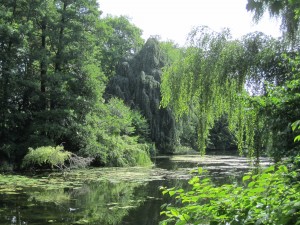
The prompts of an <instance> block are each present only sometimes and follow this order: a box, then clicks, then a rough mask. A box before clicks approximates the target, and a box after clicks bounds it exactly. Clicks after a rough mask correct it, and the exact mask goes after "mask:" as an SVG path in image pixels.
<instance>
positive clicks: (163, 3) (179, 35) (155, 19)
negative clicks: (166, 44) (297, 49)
mask: <svg viewBox="0 0 300 225" xmlns="http://www.w3.org/2000/svg"><path fill="white" fill-rule="evenodd" d="M98 3H99V5H100V10H101V11H103V14H104V16H105V15H107V14H111V15H113V16H120V15H125V16H128V17H129V18H130V22H131V23H133V24H135V25H136V26H137V27H139V28H141V29H142V30H143V38H144V39H145V40H146V39H148V38H149V37H150V36H151V35H158V36H160V37H161V40H173V41H174V42H175V43H177V44H179V45H184V44H185V41H186V38H187V35H188V33H189V32H190V31H191V30H192V28H193V27H196V26H202V25H205V26H208V27H210V28H211V29H213V30H215V31H220V30H221V29H222V28H230V30H231V34H232V36H233V38H240V37H241V36H243V35H245V34H247V33H250V32H254V31H262V32H264V33H265V34H267V35H272V36H274V37H278V36H280V29H279V27H280V21H277V20H276V19H270V18H269V16H268V15H267V14H266V15H265V16H264V18H263V20H262V21H260V22H259V23H258V24H255V23H254V22H253V20H252V13H250V12H247V10H246V4H247V0H98Z"/></svg>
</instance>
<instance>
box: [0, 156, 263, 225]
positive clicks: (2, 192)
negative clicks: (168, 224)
mask: <svg viewBox="0 0 300 225" xmlns="http://www.w3.org/2000/svg"><path fill="white" fill-rule="evenodd" d="M268 164H269V161H268V160H267V159H262V160H261V165H262V166H265V165H268ZM155 165H156V166H155V167H154V168H138V167H135V168H102V169H92V170H83V171H76V172H71V173H70V174H64V175H62V174H38V175H35V176H33V177H29V178H30V179H27V178H28V177H24V176H20V177H16V176H3V175H2V176H0V224H1V225H14V224H17V225H42V224H52V225H75V224H78V225H81V224H82V225H84V224H88V225H96V224H99V225H100V224H101V225H126V224H128V225H157V224H158V223H159V221H160V220H161V217H160V211H161V205H162V204H163V203H164V202H166V201H167V199H166V197H164V196H162V194H161V191H160V190H159V187H160V186H167V187H173V186H177V187H184V186H186V185H187V182H186V181H187V180H188V179H189V178H190V177H191V174H190V171H191V170H193V169H195V168H197V167H204V168H205V169H206V170H208V171H209V176H211V177H212V178H213V180H215V182H220V183H223V182H225V181H227V182H228V181H232V180H236V179H239V178H240V177H241V176H242V174H243V173H244V172H245V171H247V170H249V168H251V164H249V161H248V160H247V159H246V158H242V157H236V156H205V157H200V156H195V155H184V156H172V157H157V158H156V159H155ZM31 178H33V179H31Z"/></svg>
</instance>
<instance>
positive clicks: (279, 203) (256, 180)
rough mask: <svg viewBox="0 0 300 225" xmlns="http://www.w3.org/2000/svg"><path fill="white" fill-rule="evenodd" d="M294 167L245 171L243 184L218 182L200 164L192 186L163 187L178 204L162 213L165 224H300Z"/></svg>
mask: <svg viewBox="0 0 300 225" xmlns="http://www.w3.org/2000/svg"><path fill="white" fill-rule="evenodd" d="M298 162H299V157H298V158H297V159H296V163H298ZM294 169H295V168H291V169H289V168H288V167H287V166H285V165H278V166H274V165H273V166H270V167H268V168H267V169H265V170H264V171H263V172H262V173H260V174H255V173H249V174H247V175H245V176H244V177H243V184H240V185H239V184H223V185H221V186H216V185H214V184H213V183H212V181H211V179H209V178H204V177H203V170H202V168H199V174H198V176H195V177H193V178H192V179H191V180H190V181H189V184H190V186H191V189H190V190H183V189H179V190H176V189H174V188H171V189H165V190H164V191H163V193H164V194H169V195H170V196H171V197H172V198H175V199H176V204H175V205H174V204H173V205H170V204H169V205H166V210H165V211H163V212H162V214H164V215H166V217H167V219H165V220H164V221H163V222H161V224H165V225H166V224H176V225H183V224H210V225H217V224H232V225H235V224H236V225H239V224H270V225H271V224H272V225H276V224H278V225H279V224H299V223H300V221H299V209H300V204H299V202H300V195H299V191H300V190H299V183H298V179H299V174H298V173H297V172H295V171H294Z"/></svg>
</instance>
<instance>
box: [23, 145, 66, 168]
mask: <svg viewBox="0 0 300 225" xmlns="http://www.w3.org/2000/svg"><path fill="white" fill-rule="evenodd" d="M70 157H71V152H68V151H65V150H64V147H63V146H56V147H52V146H42V147H39V148H36V149H33V148H29V152H28V153H27V154H26V156H25V157H24V159H23V163H22V167H23V168H24V167H29V166H36V165H38V166H43V165H46V166H50V167H51V168H53V167H56V168H58V169H63V168H64V167H65V164H64V163H65V161H66V160H68V159H70Z"/></svg>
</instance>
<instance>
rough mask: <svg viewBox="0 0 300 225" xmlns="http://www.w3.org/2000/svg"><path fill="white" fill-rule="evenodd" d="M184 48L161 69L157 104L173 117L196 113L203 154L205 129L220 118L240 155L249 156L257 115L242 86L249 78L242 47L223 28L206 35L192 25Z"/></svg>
mask: <svg viewBox="0 0 300 225" xmlns="http://www.w3.org/2000/svg"><path fill="white" fill-rule="evenodd" d="M189 41H190V47H188V48H187V49H186V51H185V53H184V54H183V56H182V57H181V59H180V60H178V61H177V62H176V63H174V64H172V66H170V67H167V68H165V70H164V73H163V77H162V84H161V92H162V96H163V97H162V102H161V104H162V106H163V107H166V106H170V107H171V108H172V109H173V110H174V112H175V114H176V117H177V118H180V117H182V116H183V115H190V114H193V115H196V117H197V120H198V121H197V128H196V129H197V135H198V137H197V140H198V148H199V150H200V152H201V153H202V154H203V153H204V152H205V148H206V145H207V140H208V136H209V130H210V129H211V128H212V127H213V125H214V123H215V121H216V120H217V119H219V118H220V117H221V116H222V115H227V117H228V121H229V127H230V130H231V132H233V133H234V134H235V136H236V138H237V141H238V149H239V150H240V153H242V150H244V149H247V151H248V154H250V156H251V155H252V154H253V152H254V133H255V132H254V130H255V126H256V125H257V124H258V120H257V116H258V114H257V112H256V111H255V110H254V108H252V106H251V102H250V101H249V98H248V94H247V92H246V91H245V83H246V80H247V76H248V74H249V66H248V63H247V62H248V60H249V57H245V56H246V49H245V48H244V46H243V44H242V42H241V41H237V40H231V35H230V32H229V30H223V31H222V32H214V31H211V30H210V29H209V28H207V27H198V28H196V29H194V30H193V31H192V32H191V33H190V35H189Z"/></svg>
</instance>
